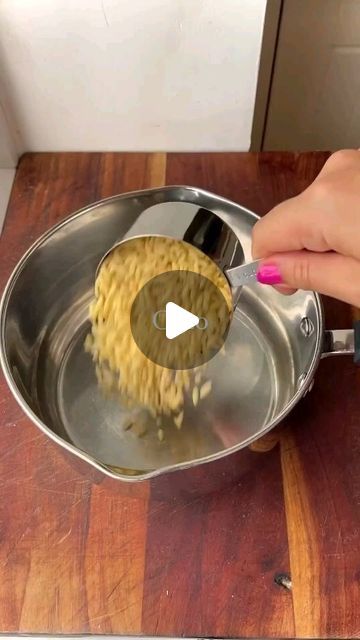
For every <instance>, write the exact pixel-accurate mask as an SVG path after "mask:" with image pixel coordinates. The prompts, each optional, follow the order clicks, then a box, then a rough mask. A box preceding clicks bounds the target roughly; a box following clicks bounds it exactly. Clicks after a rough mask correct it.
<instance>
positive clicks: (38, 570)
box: [0, 153, 360, 638]
mask: <svg viewBox="0 0 360 640" xmlns="http://www.w3.org/2000/svg"><path fill="white" fill-rule="evenodd" d="M326 157H327V154H324V153H307V154H302V155H298V154H292V153H273V154H272V153H266V154H259V155H257V154H247V153H245V154H190V155H186V154H169V155H167V156H166V155H164V154H130V155H127V154H112V153H104V154H98V153H94V154H88V153H84V154H81V153H79V154H75V153H69V154H65V153H63V154H26V155H25V156H23V157H22V159H21V161H20V164H19V168H18V172H17V176H16V181H15V185H14V188H13V192H12V196H11V200H10V205H9V210H8V214H7V218H6V222H5V227H4V231H3V235H2V238H1V245H0V251H1V263H0V280H1V282H0V284H1V285H3V284H4V283H5V280H6V278H7V277H8V275H9V273H10V270H11V269H12V267H13V266H14V265H15V263H16V261H17V260H18V258H19V257H20V255H21V254H22V253H23V251H24V250H25V249H27V247H28V246H29V245H30V244H31V243H32V242H33V241H34V240H35V239H36V238H37V237H38V236H39V234H40V233H42V232H43V231H44V230H45V229H48V228H49V227H50V226H51V225H53V224H54V223H55V222H56V221H58V220H59V219H61V218H62V217H63V216H65V215H67V214H69V213H71V212H72V211H74V210H76V209H77V208H79V207H82V206H84V205H86V204H89V203H91V202H93V201H95V200H98V199H100V198H104V197H106V196H110V195H112V194H116V193H119V192H121V191H129V190H132V189H141V188H145V187H150V186H157V185H163V184H190V185H194V186H198V187H204V188H206V189H209V190H211V191H214V192H215V193H218V194H220V195H223V196H226V197H228V198H230V199H232V200H235V201H237V202H239V203H241V204H243V205H245V206H246V207H249V208H250V209H253V210H254V211H256V212H258V213H260V214H264V213H266V211H267V210H268V209H270V208H271V207H272V206H273V205H275V204H276V203H277V202H279V201H280V200H283V199H284V198H287V197H289V196H292V195H294V194H296V193H298V192H300V191H301V190H302V189H304V188H305V187H306V186H307V185H308V184H309V183H310V182H311V181H312V180H313V178H314V177H315V176H316V174H317V173H318V171H319V170H320V168H321V166H322V165H323V163H324V161H325V159H326ZM325 306H326V319H327V323H328V326H329V327H331V328H346V327H348V326H350V323H351V322H352V313H351V309H350V307H347V306H346V305H344V304H341V303H337V302H335V301H327V300H326V301H325ZM0 384H1V388H0V423H1V430H0V452H1V453H0V462H1V469H0V487H1V501H0V509H1V515H0V532H1V533H0V536H1V551H0V563H1V565H0V566H1V580H0V632H43V633H56V632H61V633H87V632H91V633H121V634H124V633H128V634H140V633H143V634H156V635H178V636H181V635H185V636H202V637H204V636H212V637H214V636H240V637H272V638H275V637H277V638H278V637H282V638H283V637H284V638H285V637H293V636H296V637H310V636H316V637H348V638H349V637H359V636H360V588H359V585H360V552H359V551H360V370H359V369H356V368H355V367H354V365H353V363H352V360H351V358H349V357H343V358H339V359H337V360H333V359H329V360H326V361H323V362H322V363H321V366H320V370H319V372H318V375H317V378H316V384H315V387H314V389H313V391H312V393H311V394H310V395H309V396H308V397H307V398H306V399H305V400H304V401H303V402H302V403H301V405H300V406H298V408H297V409H296V410H295V411H294V412H293V413H292V415H291V417H290V418H289V419H288V420H287V422H286V423H285V425H284V429H283V430H282V431H281V432H280V433H279V434H277V435H276V434H275V436H274V437H271V438H269V439H268V440H267V441H265V442H263V443H260V444H259V446H258V447H255V449H258V450H249V449H247V450H244V451H243V452H240V453H239V454H237V455H235V456H232V457H231V458H227V459H225V460H223V461H221V462H219V463H216V464H212V465H208V466H205V467H201V468H198V469H195V470H193V471H191V472H185V473H179V474H176V475H173V476H171V477H164V478H161V479H160V480H157V481H156V482H155V481H154V482H153V483H152V484H140V485H130V486H129V485H122V484H121V483H116V482H114V481H111V480H108V479H106V480H104V482H102V483H100V484H96V483H92V481H91V477H90V476H89V477H86V476H83V475H80V473H79V472H78V471H76V470H75V469H74V468H73V466H72V465H71V464H70V463H69V461H68V460H65V459H64V458H63V456H62V454H61V452H60V450H59V449H58V448H57V447H56V446H55V445H54V444H52V443H51V442H50V441H49V440H48V439H47V438H46V437H45V436H44V435H43V434H42V433H40V432H39V431H38V430H37V429H36V428H35V427H34V426H33V425H32V424H31V423H30V422H29V420H28V419H27V418H26V417H25V416H24V414H23V413H22V411H21V410H20V409H19V408H18V406H17V405H16V403H15V401H14V400H13V399H12V397H11V396H10V393H9V391H8V389H7V386H6V384H5V382H4V380H3V378H1V383H0ZM274 445H276V446H274ZM262 449H263V450H262ZM284 576H285V577H284ZM290 581H291V582H290ZM289 586H290V587H291V588H288V587H289Z"/></svg>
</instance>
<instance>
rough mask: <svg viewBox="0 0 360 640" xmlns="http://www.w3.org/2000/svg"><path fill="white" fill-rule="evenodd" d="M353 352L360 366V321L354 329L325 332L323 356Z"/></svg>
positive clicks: (355, 324)
mask: <svg viewBox="0 0 360 640" xmlns="http://www.w3.org/2000/svg"><path fill="white" fill-rule="evenodd" d="M345 354H351V355H353V356H354V362H355V364H357V365H359V366H360V321H359V320H358V321H357V322H355V323H354V327H353V329H334V330H328V331H325V333H324V342H323V348H322V354H321V357H322V358H328V357H330V356H341V355H345Z"/></svg>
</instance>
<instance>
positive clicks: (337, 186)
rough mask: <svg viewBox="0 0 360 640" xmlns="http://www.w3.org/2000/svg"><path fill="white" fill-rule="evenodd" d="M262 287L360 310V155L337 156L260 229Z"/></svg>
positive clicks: (256, 250) (257, 253)
mask: <svg viewBox="0 0 360 640" xmlns="http://www.w3.org/2000/svg"><path fill="white" fill-rule="evenodd" d="M253 257H254V259H255V258H261V259H262V260H261V263H260V268H259V270H258V275H257V278H258V281H259V282H261V283H263V284H270V285H276V288H277V289H279V290H280V291H283V292H284V293H293V292H294V291H296V290H297V289H305V290H312V291H317V292H319V293H323V294H325V295H328V296H332V297H334V298H338V299H339V300H343V301H345V302H349V303H350V304H353V305H355V306H360V151H350V150H349V151H348V150H346V151H337V152H336V153H334V154H333V155H332V156H330V158H329V159H328V160H327V162H326V163H325V165H324V167H323V168H322V170H321V171H320V173H319V175H318V176H317V178H316V179H315V180H314V182H313V183H312V184H311V185H310V186H309V187H308V188H307V189H306V190H305V191H303V193H301V194H300V195H298V196H295V197H294V198H291V199H290V200H286V201H285V202H282V203H281V204H279V205H278V206H276V207H274V209H272V210H271V211H270V212H269V213H268V214H267V215H266V216H265V217H264V218H262V219H261V220H259V222H257V223H256V225H255V227H254V231H253Z"/></svg>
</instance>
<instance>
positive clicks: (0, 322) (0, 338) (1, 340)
mask: <svg viewBox="0 0 360 640" xmlns="http://www.w3.org/2000/svg"><path fill="white" fill-rule="evenodd" d="M174 189H183V190H185V191H191V192H193V193H194V192H195V193H196V194H201V195H204V196H210V197H212V198H213V197H216V199H217V201H218V202H224V203H226V204H231V205H232V206H235V207H237V208H239V209H241V210H242V211H246V213H248V214H250V215H251V217H253V218H255V219H256V220H258V219H259V218H260V216H258V215H257V214H255V213H254V212H253V211H251V210H250V209H247V208H246V207H243V206H242V205H239V204H238V203H236V202H233V201H231V200H228V199H227V198H224V197H222V196H217V195H215V194H213V193H211V192H210V191H207V190H205V189H199V188H197V187H191V186H186V185H167V186H164V187H155V188H151V189H143V190H136V191H128V192H126V193H121V194H118V195H114V196H110V197H109V198H103V199H101V200H98V201H96V202H94V203H92V204H90V205H87V206H85V207H82V208H81V209H78V210H77V211H75V212H74V213H72V214H70V215H68V216H66V217H65V218H63V219H62V220H60V222H58V223H57V224H55V225H54V226H53V227H51V228H50V229H48V230H47V231H45V232H44V233H43V234H41V236H40V237H39V238H38V239H37V240H35V242H33V243H32V244H31V245H30V247H29V248H28V249H27V251H25V253H24V254H23V255H22V257H21V258H20V259H19V260H18V262H17V263H16V265H15V267H14V268H13V270H12V272H11V273H10V276H9V277H8V279H7V282H6V284H5V287H4V290H3V293H2V296H1V299H0V365H1V367H2V370H3V374H4V377H5V380H6V382H7V384H8V386H9V388H10V391H11V393H12V395H13V397H14V398H15V400H16V402H17V403H18V405H19V406H20V408H21V409H22V410H23V411H24V413H25V415H26V416H27V417H28V418H29V419H30V420H31V422H32V423H33V424H34V425H35V426H37V427H38V428H39V429H40V430H41V431H42V432H43V433H44V434H45V435H47V436H48V437H49V438H50V439H51V440H52V441H53V442H56V443H57V444H58V445H59V446H60V447H62V448H63V449H65V450H67V451H69V452H70V453H72V454H74V455H75V456H77V457H78V458H80V459H81V460H83V461H85V462H87V463H88V464H90V465H91V466H92V467H94V468H95V469H97V470H98V471H101V472H102V473H103V474H104V475H105V476H108V477H110V478H112V479H114V480H121V481H123V482H142V481H144V480H150V479H152V478H155V477H157V476H160V475H163V474H168V473H171V472H174V471H180V470H181V469H189V468H190V467H195V466H198V465H202V464H206V463H209V462H213V461H215V460H220V459H221V458H225V457H226V456H228V455H231V454H233V453H236V452H237V451H240V450H241V449H244V448H246V447H248V446H249V445H250V444H251V443H252V442H254V441H255V440H257V439H258V438H259V437H262V436H263V435H265V434H266V433H268V432H269V431H271V430H272V429H274V427H276V426H277V425H278V424H279V423H280V422H281V421H282V420H283V419H284V418H285V417H286V416H287V415H288V414H289V413H290V412H291V411H292V409H293V408H294V406H295V405H296V404H297V403H298V401H299V400H300V399H301V397H302V396H303V395H304V394H305V392H306V391H307V389H308V388H309V386H310V384H311V381H312V379H313V377H314V374H315V371H316V369H317V367H318V364H319V362H320V359H321V354H322V345H323V339H324V310H323V305H322V302H321V298H320V296H319V295H318V294H317V293H315V292H311V294H312V295H313V296H314V299H315V304H316V311H317V315H318V320H319V327H318V331H317V335H316V344H315V347H314V353H313V358H312V361H311V364H310V367H309V369H308V371H307V372H306V378H305V380H304V382H303V384H302V385H301V386H300V388H299V389H298V390H297V391H296V393H295V394H294V395H293V396H292V398H291V400H290V401H289V402H288V403H287V405H286V406H285V407H284V409H283V410H282V411H281V412H280V413H279V415H278V416H276V418H275V419H274V420H271V421H270V422H269V424H268V425H266V427H265V428H264V429H263V430H262V432H261V434H257V435H254V436H250V437H249V438H247V439H246V440H244V441H242V442H241V443H239V444H236V445H233V446H232V447H229V448H227V449H224V450H222V451H219V452H217V453H213V454H211V455H209V456H204V457H202V458H198V459H196V460H191V461H187V462H181V463H178V464H174V465H168V466H166V467H161V468H160V469H154V470H151V471H144V472H140V473H136V475H127V474H125V473H118V472H116V471H113V469H115V467H112V466H107V465H105V464H102V463H101V462H99V461H98V460H96V459H95V458H93V457H92V456H91V455H90V454H88V453H86V452H85V451H82V450H81V449H78V448H77V447H75V446H74V445H73V444H71V443H70V442H67V441H66V440H64V439H63V438H61V437H60V436H59V435H57V434H56V433H54V431H52V430H51V429H50V428H49V427H48V426H46V424H45V423H44V422H43V421H42V420H41V419H40V418H39V417H38V416H37V415H36V413H35V412H34V411H33V410H32V409H31V407H30V406H29V405H28V403H27V402H26V400H25V399H24V397H23V395H22V393H21V391H20V390H19V388H18V386H17V384H16V382H15V379H14V377H13V375H12V372H11V368H10V363H9V361H8V358H7V354H6V347H5V319H6V313H7V306H8V303H9V299H10V296H11V293H12V290H13V288H14V286H15V284H16V282H17V279H18V277H19V276H20V274H21V272H22V270H23V268H24V267H25V265H26V262H27V260H28V258H29V257H30V256H31V255H32V254H33V253H34V252H35V251H36V249H38V248H39V247H40V246H41V245H42V244H43V243H44V242H45V241H46V240H48V239H49V238H51V236H52V235H54V234H55V233H56V232H57V231H59V229H61V228H62V227H64V226H65V225H67V224H68V223H69V222H71V221H72V220H75V219H76V218H80V217H81V216H82V215H84V214H85V213H89V212H90V211H92V210H93V209H96V208H98V207H99V206H103V205H104V204H105V203H110V202H112V201H118V200H123V199H125V198H128V197H129V196H134V195H137V196H145V195H147V194H152V193H156V192H160V191H161V192H169V191H172V190H174Z"/></svg>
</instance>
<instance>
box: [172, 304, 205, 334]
mask: <svg viewBox="0 0 360 640" xmlns="http://www.w3.org/2000/svg"><path fill="white" fill-rule="evenodd" d="M199 320H200V318H198V316H196V315H195V314H193V313H191V312H190V311H186V309H183V307H179V305H178V304H175V302H167V303H166V306H165V335H166V337H167V338H168V339H169V340H173V339H174V338H177V337H178V336H180V335H181V334H182V333H185V331H189V329H192V328H193V327H196V326H197V325H198V324H199Z"/></svg>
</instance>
